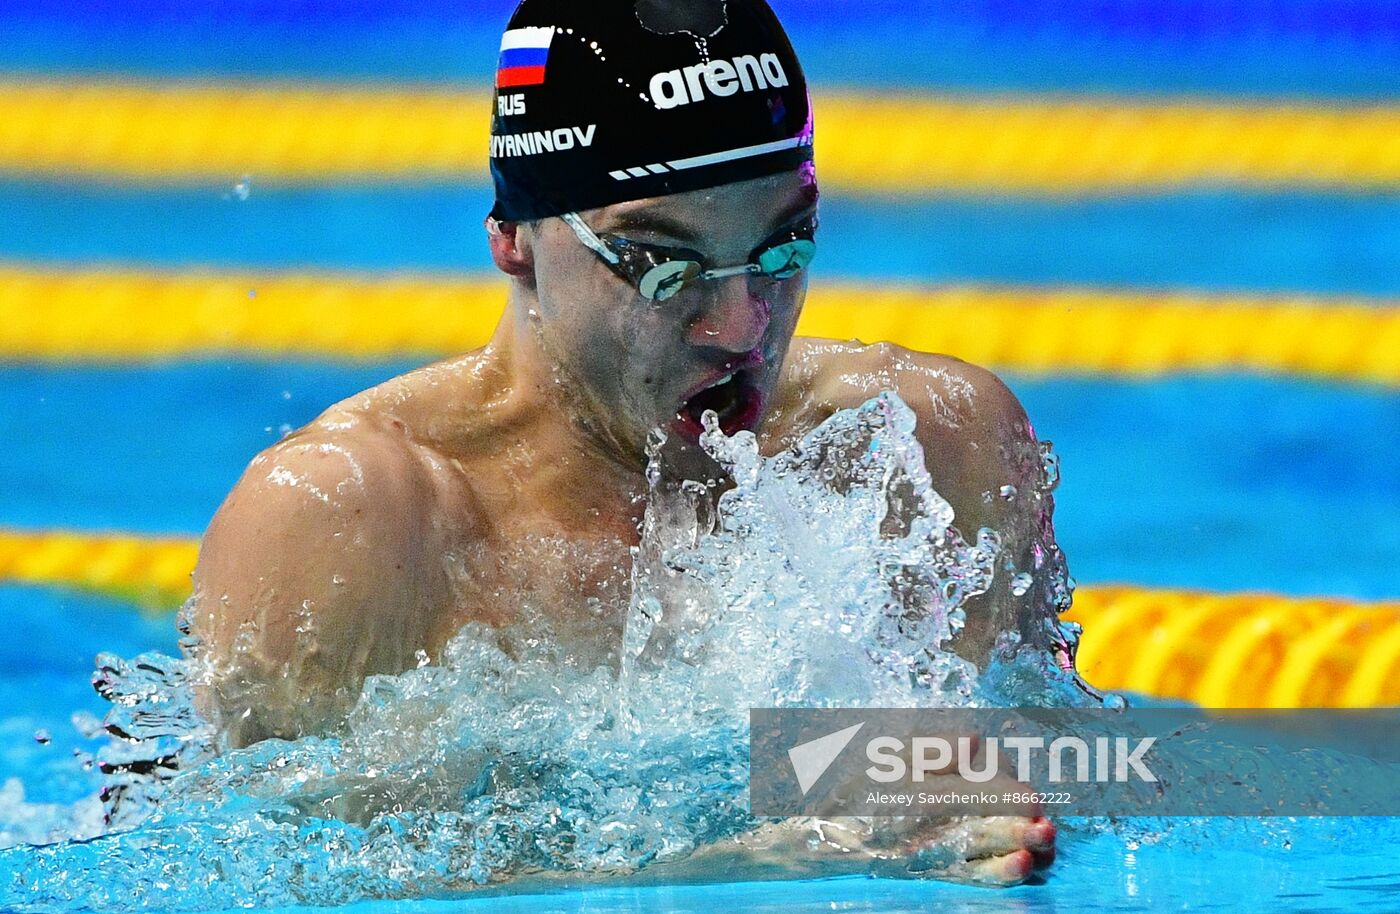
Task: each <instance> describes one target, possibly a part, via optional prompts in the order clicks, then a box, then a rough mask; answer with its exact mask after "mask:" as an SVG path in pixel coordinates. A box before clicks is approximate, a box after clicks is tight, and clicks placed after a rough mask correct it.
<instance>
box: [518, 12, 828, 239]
mask: <svg viewBox="0 0 1400 914" xmlns="http://www.w3.org/2000/svg"><path fill="white" fill-rule="evenodd" d="M495 105H496V107H495V112H494V117H493V119H492V123H491V176H492V178H493V179H494V180H495V183H496V205H495V207H494V208H493V209H492V211H491V215H492V216H494V217H495V218H497V219H500V220H504V221H521V220H528V219H542V218H544V217H546V216H557V215H559V214H561V213H568V212H577V211H579V210H587V209H594V208H597V207H601V206H607V205H609V204H612V203H621V202H623V201H626V200H640V199H643V198H645V197H659V196H663V195H666V194H675V193H682V192H684V191H689V190H699V189H701V188H705V187H715V186H718V185H721V184H729V183H731V182H734V181H746V180H749V179H751V178H759V177H764V176H767V175H772V174H777V173H779V172H783V171H788V170H791V169H796V168H798V167H800V166H801V165H802V164H803V163H804V162H809V161H811V159H812V117H811V105H810V101H809V100H808V96H807V84H806V80H805V79H804V78H803V75H802V68H801V66H800V65H799V64H798V62H797V55H796V54H795V53H794V52H793V49H792V44H791V42H789V41H788V38H787V35H786V33H784V31H783V27H782V25H781V24H779V22H778V19H777V17H776V16H775V15H774V14H773V11H772V10H771V9H770V8H769V7H768V4H767V3H765V2H764V0H524V2H522V3H521V4H520V6H519V7H518V8H517V9H516V11H515V15H513V16H512V17H511V20H510V25H509V26H508V28H507V31H506V33H505V37H504V39H503V40H502V42H501V57H500V63H499V68H498V70H497V73H496V96H495Z"/></svg>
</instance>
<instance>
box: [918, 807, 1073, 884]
mask: <svg viewBox="0 0 1400 914" xmlns="http://www.w3.org/2000/svg"><path fill="white" fill-rule="evenodd" d="M1055 832H1056V829H1055V824H1054V823H1053V822H1051V821H1050V820H1049V819H1046V818H1044V817H1043V816H1037V817H1034V818H1021V817H1009V816H999V817H995V818H981V819H969V820H965V821H961V822H958V823H956V824H952V825H947V826H943V827H941V828H937V829H934V830H933V831H932V832H925V833H924V834H923V835H922V836H921V837H920V839H919V840H917V841H914V842H911V844H910V848H909V853H910V857H909V860H910V870H911V872H917V873H920V874H922V875H928V876H932V877H934V878H937V879H946V880H951V881H954V882H966V883H970V884H974V885H1015V884H1016V883H1018V882H1022V881H1024V880H1025V879H1027V878H1028V877H1029V876H1030V875H1031V874H1032V873H1034V872H1035V871H1036V870H1042V869H1044V868H1046V867H1048V866H1050V864H1051V863H1053V862H1054V860H1055Z"/></svg>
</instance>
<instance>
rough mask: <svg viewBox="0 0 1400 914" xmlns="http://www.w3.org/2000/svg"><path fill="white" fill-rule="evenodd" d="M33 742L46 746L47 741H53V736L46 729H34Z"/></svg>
mask: <svg viewBox="0 0 1400 914" xmlns="http://www.w3.org/2000/svg"><path fill="white" fill-rule="evenodd" d="M34 742H36V743H38V744H39V745H41V746H47V745H48V744H49V743H51V742H53V737H52V736H50V735H49V731H47V730H35V731H34Z"/></svg>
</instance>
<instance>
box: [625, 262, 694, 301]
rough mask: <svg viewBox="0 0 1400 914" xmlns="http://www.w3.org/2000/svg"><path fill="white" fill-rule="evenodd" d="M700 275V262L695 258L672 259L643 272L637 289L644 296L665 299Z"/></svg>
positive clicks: (658, 299) (657, 299) (659, 299)
mask: <svg viewBox="0 0 1400 914" xmlns="http://www.w3.org/2000/svg"><path fill="white" fill-rule="evenodd" d="M699 275H700V264H698V263H696V262H695V261H693V260H672V261H668V262H666V263H659V264H657V265H656V266H654V267H651V268H650V269H648V270H647V271H646V272H645V273H643V274H642V278H641V279H640V280H639V281H638V282H637V290H638V291H639V292H641V293H642V297H643V298H649V299H651V300H652V301H665V300H666V299H668V298H670V297H671V296H673V295H675V294H676V293H678V292H680V291H681V290H682V289H684V288H685V285H686V283H688V282H691V281H693V280H694V279H695V277H697V276H699Z"/></svg>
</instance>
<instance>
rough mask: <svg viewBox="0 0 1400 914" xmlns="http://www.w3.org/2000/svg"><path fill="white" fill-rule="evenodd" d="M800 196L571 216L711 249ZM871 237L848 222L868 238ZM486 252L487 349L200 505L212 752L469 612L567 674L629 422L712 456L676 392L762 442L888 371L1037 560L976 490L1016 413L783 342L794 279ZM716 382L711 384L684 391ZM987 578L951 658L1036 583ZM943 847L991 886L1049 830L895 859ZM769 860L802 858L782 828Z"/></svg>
mask: <svg viewBox="0 0 1400 914" xmlns="http://www.w3.org/2000/svg"><path fill="white" fill-rule="evenodd" d="M816 203H817V188H816V183H815V179H814V177H813V176H812V174H811V173H810V171H803V172H792V173H786V174H782V175H777V176H774V177H770V178H763V179H759V180H755V181H747V182H743V183H740V184H732V185H727V186H725V187H721V188H715V189H712V190H706V191H698V192H694V193H688V194H680V195H675V196H671V197H664V198H657V199H653V200H643V201H636V202H631V203H624V204H618V205H615V206H610V207H607V208H604V209H600V210H594V211H591V212H586V213H584V214H583V216H584V218H585V219H586V220H587V221H588V222H589V224H590V225H591V226H592V227H593V228H594V229H595V230H596V231H598V232H613V233H616V234H620V235H625V236H627V237H629V238H632V239H634V240H638V241H645V242H651V243H657V244H668V245H671V246H683V247H687V248H693V249H695V250H698V251H701V252H703V253H705V254H706V256H707V257H708V258H709V259H710V261H711V263H712V264H713V265H718V266H730V265H736V264H741V263H744V262H746V261H747V260H748V259H749V255H750V253H751V252H752V251H753V250H754V248H755V247H756V246H758V245H759V244H761V243H762V242H763V241H764V240H765V239H767V238H768V237H769V236H771V235H772V234H773V233H774V232H775V231H776V230H777V229H779V228H782V227H783V226H785V225H786V224H788V223H789V222H791V221H792V220H793V219H794V218H795V217H801V216H802V215H803V214H805V213H808V212H810V211H811V210H812V209H814V208H815V206H816ZM882 231H883V228H882V227H881V226H872V227H871V234H870V243H871V244H872V245H875V244H879V243H880V233H881V232H882ZM818 237H819V240H820V236H818ZM490 243H491V248H492V254H493V257H494V259H495V262H496V264H497V266H498V267H499V268H500V269H501V270H502V271H503V272H504V273H505V274H506V275H507V276H509V277H510V279H511V291H510V297H509V302H508V307H507V309H506V312H505V315H504V317H503V318H502V319H501V322H500V324H499V326H498V327H497V330H496V332H495V334H494V336H493V337H492V339H491V341H490V343H489V344H488V345H486V346H485V347H484V348H482V349H480V350H477V351H475V352H472V353H469V354H467V355H464V356H460V357H457V358H453V359H449V360H446V361H443V362H439V363H436V364H433V365H429V366H426V367H424V368H421V369H418V370H416V371H413V372H410V373H408V374H406V375H403V376H401V377H398V378H395V379H393V380H390V381H387V382H385V383H384V384H381V385H379V386H378V387H375V388H373V389H371V390H369V391H366V392H364V393H362V394H359V395H357V396H355V397H352V398H350V399H348V400H346V401H344V402H342V403H339V404H336V405H335V406H332V407H331V408H330V409H328V410H327V411H326V412H325V413H324V414H322V415H321V416H320V417H319V418H317V419H316V420H315V421H314V422H312V423H311V424H310V425H308V426H306V427H305V428H303V429H301V430H299V431H297V432H296V433H294V434H292V435H290V436H288V437H287V438H285V439H284V440H283V441H281V442H280V443H278V444H277V445H275V446H273V447H272V448H269V449H268V450H267V451H265V452H263V453H262V454H260V455H258V456H257V458H255V459H254V460H253V462H252V464H251V465H250V466H249V468H248V470H247V472H246V473H245V474H244V476H243V478H242V479H241V480H240V481H239V483H238V485H237V486H236V487H235V488H234V490H233V491H232V492H231V493H230V495H229V496H228V498H227V500H226V501H225V502H224V504H223V506H222V507H221V508H220V510H219V512H218V514H217V515H216V516H215V518H214V520H213V521H212V523H211V524H210V526H209V529H208V531H207V533H206V535H205V538H204V541H203V546H202V549H201V553H200V560H199V565H198V568H197V570H196V572H195V599H194V602H193V603H192V612H191V614H190V617H191V621H192V625H193V630H194V634H196V635H197V636H198V637H199V638H200V639H201V640H202V646H201V648H200V649H199V652H200V653H201V654H202V655H203V656H204V657H205V658H206V659H207V660H209V661H210V664H211V669H212V670H213V671H214V672H213V674H212V678H211V681H210V682H208V683H206V684H204V685H203V686H202V687H201V688H200V700H201V703H202V704H203V706H204V708H205V710H206V711H208V712H210V713H216V714H218V716H219V718H220V720H221V723H222V727H223V728H224V731H225V733H226V738H227V742H228V744H229V745H230V746H237V745H244V744H247V743H250V742H254V741H257V740H259V739H264V738H268V737H273V736H277V737H284V738H295V737H298V736H302V735H306V734H312V733H318V732H325V731H328V730H331V729H333V728H334V727H335V726H336V725H337V724H338V723H339V721H340V720H341V719H342V717H343V715H344V713H345V712H346V711H347V710H348V708H349V707H350V705H351V704H352V703H353V699H354V698H355V697H356V696H357V695H358V693H359V690H360V686H361V684H362V682H363V681H364V678H365V677H366V676H368V675H371V674H376V673H387V674H393V673H398V672H402V671H403V670H406V669H409V668H412V667H414V666H416V665H418V663H419V662H420V659H421V658H423V657H424V656H426V657H427V658H430V659H431V658H436V657H437V656H439V654H440V652H441V650H442V648H443V646H444V645H445V644H446V642H447V641H448V639H449V638H450V637H451V636H452V635H453V634H455V633H456V632H457V631H458V630H459V629H460V628H461V626H462V625H463V624H465V623H467V622H472V621H478V622H485V623H488V624H491V625H495V626H500V627H508V626H512V625H516V626H519V625H533V624H536V623H537V622H538V623H539V624H542V625H544V624H547V626H548V628H549V629H550V630H551V632H552V635H553V637H555V638H557V639H558V640H559V641H560V642H561V643H562V644H565V645H567V646H568V648H569V653H570V654H571V655H572V656H573V658H574V659H575V660H576V661H577V662H578V663H579V664H580V665H582V666H591V665H595V664H597V663H600V662H607V661H608V660H609V659H610V658H611V657H612V656H613V654H614V652H615V650H616V648H617V645H618V640H619V635H620V627H621V621H622V618H623V612H624V611H625V608H626V602H627V593H626V590H627V583H628V571H629V561H630V558H629V553H628V550H629V548H630V547H632V546H634V545H635V544H636V543H637V541H638V525H639V522H640V520H641V516H642V513H643V511H644V510H645V492H646V480H645V478H644V475H643V474H644V469H645V458H644V447H645V442H646V439H647V435H648V432H649V431H650V430H651V429H653V428H658V427H660V428H665V429H667V430H668V432H669V437H668V440H667V443H666V445H665V458H666V460H665V462H666V465H667V466H668V467H670V468H671V470H670V471H671V472H673V473H675V474H677V475H682V476H685V477H688V478H708V477H713V476H715V475H716V473H717V469H716V468H715V466H714V465H713V463H712V462H711V461H710V460H709V459H708V458H707V457H706V456H705V455H704V454H703V453H702V452H700V451H699V449H698V447H697V446H695V445H694V444H693V443H692V440H690V439H692V438H693V434H694V430H695V429H694V424H695V419H696V418H697V413H698V406H699V405H712V406H714V405H717V406H718V407H720V408H721V410H722V418H723V419H724V420H725V424H726V426H727V428H728V430H730V431H732V430H734V429H735V428H737V427H740V426H747V427H751V428H753V430H754V431H755V432H756V434H757V435H758V438H759V441H760V445H761V448H762V450H763V451H764V453H768V454H771V453H775V452H777V451H779V450H781V449H782V448H783V447H785V446H787V445H789V444H791V443H792V442H794V441H795V440H796V439H797V438H798V437H800V436H801V435H802V434H803V433H805V432H806V431H808V430H810V429H811V428H813V427H814V426H816V425H817V424H819V423H820V422H822V421H823V420H824V419H826V418H827V417H828V416H830V415H831V414H832V413H834V412H836V411H837V410H840V409H846V408H850V407H854V406H857V405H859V404H860V403H862V402H864V401H865V400H866V399H868V398H869V397H871V396H873V395H875V394H876V393H878V392H880V391H882V390H896V391H898V393H899V394H900V395H901V397H903V398H904V399H905V400H906V401H907V402H908V403H909V405H910V406H911V407H912V408H913V409H914V411H915V412H916V414H917V415H918V437H919V439H920V442H921V444H922V445H923V447H924V449H925V451H926V454H927V460H928V465H929V471H930V473H931V475H932V478H933V482H934V484H935V487H936V488H937V489H938V491H939V492H940V493H941V494H942V495H943V496H944V497H945V498H947V499H948V501H949V502H950V503H951V504H952V506H953V508H954V510H955V511H956V516H957V525H958V527H959V528H960V529H961V530H962V531H963V532H964V533H965V534H968V535H969V537H970V536H971V535H972V534H974V533H975V531H976V530H977V529H978V528H980V527H983V526H986V527H992V528H994V529H996V530H998V531H1000V532H1001V533H1002V535H1003V542H1004V554H1006V555H1009V556H1010V557H1011V558H1012V560H1013V561H1014V562H1015V564H1016V567H1018V568H1029V567H1032V566H1031V564H1030V558H1029V552H1030V550H1031V549H1033V548H1034V544H1035V542H1036V541H1037V537H1043V536H1044V535H1045V533H1046V531H1048V530H1049V510H1050V509H1049V505H1050V502H1049V499H1048V497H1047V498H1045V499H1042V500H1040V501H1038V502H1034V503H1033V502H1032V501H1031V500H1030V499H1010V500H1008V499H1006V498H1001V497H996V493H998V491H999V490H1000V489H1001V488H1002V487H1003V486H1006V485H1013V486H1016V487H1018V489H1020V490H1021V491H1030V490H1031V489H1032V488H1033V486H1034V485H1035V484H1036V482H1037V481H1038V480H1039V479H1040V473H1041V469H1040V463H1039V458H1038V453H1037V445H1036V441H1035V435H1034V431H1033V430H1032V428H1031V426H1030V423H1029V422H1028V420H1027V418H1026V416H1025V413H1024V411H1023V410H1022V409H1021V407H1020V404H1019V403H1018V402H1017V400H1016V398H1015V397H1014V396H1013V395H1012V394H1011V393H1010V391H1009V390H1008V389H1007V388H1006V387H1005V385H1003V384H1002V383H1001V382H1000V381H999V380H998V379H997V378H996V377H995V376H994V375H992V374H991V373H989V372H987V371H985V370H982V369H979V368H976V367H974V366H972V365H968V364H966V363H964V362H961V361H959V360H957V359H954V358H951V357H948V356H942V355H931V354H927V353H920V352H912V351H909V350H905V349H902V348H900V347H897V346H893V345H888V344H877V345H871V346H865V345H861V344H859V343H855V342H838V341H830V340H818V339H807V338H794V336H793V333H794V329H795V327H796V324H797V319H798V316H799V314H800V311H801V307H802V303H803V301H804V299H805V297H806V294H807V274H806V273H802V274H799V275H798V276H797V277H795V278H793V279H789V280H786V281H781V282H779V281H774V280H769V279H765V278H762V277H743V276H741V277H734V278H730V279H724V280H718V281H713V282H708V283H699V284H697V285H695V286H693V287H689V288H687V289H686V290H684V291H683V292H681V293H680V294H679V295H677V296H676V297H675V298H673V299H670V300H669V301H667V302H664V303H661V304H659V305H658V304H656V303H651V302H647V301H644V300H642V299H641V298H640V296H639V295H638V294H637V292H636V291H635V289H634V288H632V287H630V286H629V285H627V284H626V283H625V282H623V281H622V280H621V279H620V278H619V277H617V276H616V275H615V274H614V273H612V272H611V271H610V270H609V269H608V268H607V267H606V266H605V265H604V264H603V263H602V262H601V261H600V260H599V259H598V258H597V257H596V255H594V254H593V253H592V252H590V251H589V250H587V249H586V248H585V247H584V246H583V245H582V244H580V243H579V241H578V240H577V238H576V237H575V236H574V234H573V232H572V231H571V230H570V229H569V228H568V227H567V226H566V225H565V224H564V223H563V222H562V221H560V220H558V219H547V220H543V221H541V222H538V223H534V224H509V225H504V226H502V227H501V230H500V231H499V232H498V233H497V234H494V235H493V236H492V237H491V238H490ZM818 264H820V260H818ZM736 371H737V373H734V372H736ZM731 374H733V378H732V380H731V381H730V382H729V383H728V385H726V386H727V387H728V389H727V390H718V391H717V390H714V389H711V390H708V391H704V392H701V393H699V394H698V395H697V392H699V391H702V388H705V387H706V386H707V385H713V384H714V383H715V382H717V381H719V380H721V379H722V378H724V377H726V376H729V375H731ZM1009 577H1010V574H1009V573H1007V574H1002V573H1001V572H998V575H997V578H996V581H995V583H994V586H993V588H992V590H991V591H990V592H989V593H987V594H985V595H982V596H980V597H976V598H973V600H972V601H970V603H969V604H968V607H967V611H968V627H967V630H966V631H965V632H964V633H963V634H962V635H961V636H960V637H959V638H958V639H957V641H956V644H955V647H956V649H957V650H959V651H960V652H961V653H963V654H964V655H965V656H967V657H968V658H969V659H972V660H973V661H974V662H978V663H980V662H982V661H984V660H985V659H986V657H987V653H988V651H989V650H990V647H991V641H992V638H993V636H994V635H995V633H996V631H997V630H999V629H1000V628H1004V627H1007V626H1008V625H1010V624H1013V622H1014V620H1015V619H1016V618H1018V617H1019V615H1020V614H1021V613H1022V612H1023V610H1024V606H1022V605H1020V603H1021V602H1024V600H1028V599H1031V598H1032V597H1031V596H1026V597H1025V598H1022V597H1017V596H1015V595H1013V594H1012V593H1011V591H1010V588H1009V584H1008V580H1007V579H1008V578H1009ZM532 611H534V612H537V613H539V614H540V615H539V616H538V617H535V618H532V617H531V616H530V615H529V613H530V612H532ZM950 828H957V829H960V831H959V832H958V833H957V834H956V835H954V834H953V833H952V832H950V830H949V829H950ZM838 830H839V829H838ZM953 838H957V840H958V841H959V846H965V848H966V850H965V851H964V852H963V853H961V854H960V858H959V860H958V861H957V863H955V864H953V865H950V866H947V867H945V868H944V869H943V870H941V871H940V872H939V873H938V874H937V875H940V876H943V877H945V878H954V879H962V880H968V881H975V882H985V883H990V884H1010V883H1014V882H1018V881H1021V880H1023V879H1025V878H1026V877H1027V876H1029V875H1030V874H1031V873H1032V871H1033V869H1034V868H1035V867H1036V866H1040V865H1046V864H1048V863H1049V861H1050V860H1051V859H1052V858H1053V855H1054V826H1053V825H1051V824H1050V823H1049V822H1048V821H1046V820H1044V819H1019V818H1017V819H1010V818H998V819H984V820H973V821H971V822H970V823H967V824H964V825H960V826H935V825H933V824H932V823H926V825H925V826H919V827H914V828H912V829H911V831H910V832H909V834H908V835H907V843H906V845H905V846H903V848H902V849H901V850H900V853H906V854H911V855H912V854H914V853H915V852H916V851H917V849H918V847H919V846H920V845H921V843H930V842H932V843H938V842H946V841H950V840H952V839H953ZM840 843H841V842H839V841H838V842H836V844H840ZM799 844H800V846H799ZM775 846H777V845H775ZM783 853H785V854H788V855H792V854H804V853H808V850H807V847H806V844H805V838H804V839H802V841H801V842H798V843H794V844H793V845H792V847H786V848H785V849H784V850H783Z"/></svg>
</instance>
